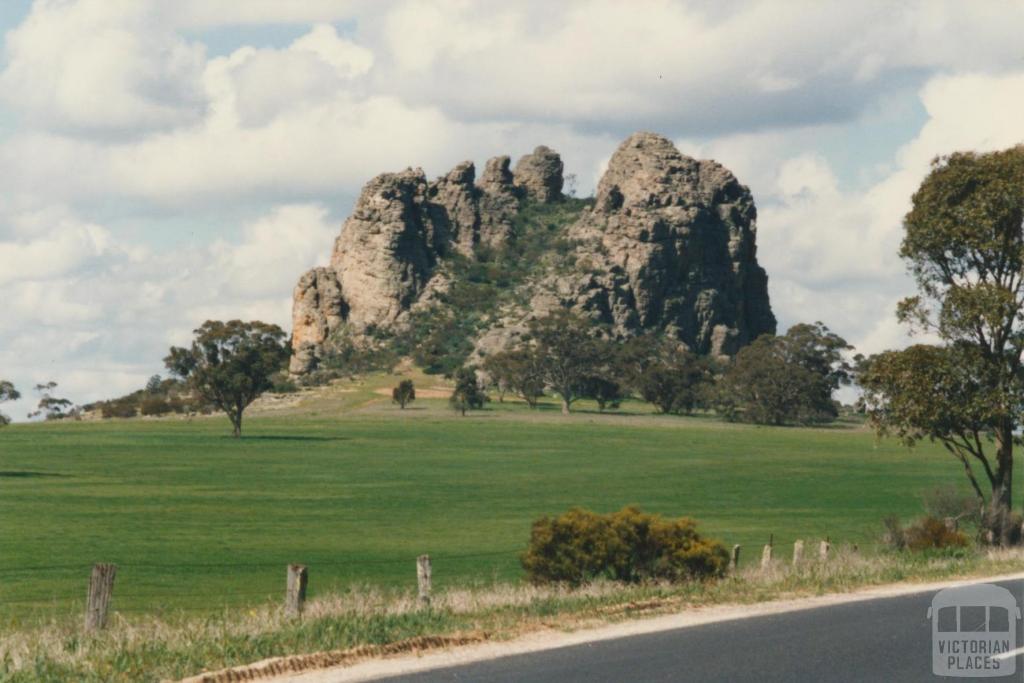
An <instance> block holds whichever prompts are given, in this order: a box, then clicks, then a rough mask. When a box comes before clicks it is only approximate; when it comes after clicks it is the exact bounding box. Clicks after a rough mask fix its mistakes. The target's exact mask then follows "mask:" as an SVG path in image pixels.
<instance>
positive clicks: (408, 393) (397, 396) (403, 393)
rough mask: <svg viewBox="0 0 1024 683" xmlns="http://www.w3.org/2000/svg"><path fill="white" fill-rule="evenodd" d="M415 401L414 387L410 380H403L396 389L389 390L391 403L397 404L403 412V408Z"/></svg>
mask: <svg viewBox="0 0 1024 683" xmlns="http://www.w3.org/2000/svg"><path fill="white" fill-rule="evenodd" d="M415 400H416V387H415V386H414V385H413V383H412V380H411V379H403V380H402V381H401V382H399V383H398V386H397V387H395V388H394V389H392V390H391V402H392V403H397V404H398V407H399V408H401V409H402V410H405V406H406V405H408V404H409V403H412V402H413V401H415Z"/></svg>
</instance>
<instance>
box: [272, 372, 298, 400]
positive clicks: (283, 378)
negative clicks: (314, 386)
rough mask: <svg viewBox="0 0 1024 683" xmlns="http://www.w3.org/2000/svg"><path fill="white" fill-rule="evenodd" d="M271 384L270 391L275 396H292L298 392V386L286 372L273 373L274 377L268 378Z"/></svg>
mask: <svg viewBox="0 0 1024 683" xmlns="http://www.w3.org/2000/svg"><path fill="white" fill-rule="evenodd" d="M270 381H271V382H272V383H273V385H274V386H273V387H272V388H271V389H270V390H271V391H272V392H273V393H275V394H294V393H295V392H296V391H298V390H299V385H298V384H297V383H296V382H295V380H294V379H292V376H291V375H290V374H288V373H287V372H286V371H284V370H282V371H281V372H277V373H274V376H273V377H271V378H270Z"/></svg>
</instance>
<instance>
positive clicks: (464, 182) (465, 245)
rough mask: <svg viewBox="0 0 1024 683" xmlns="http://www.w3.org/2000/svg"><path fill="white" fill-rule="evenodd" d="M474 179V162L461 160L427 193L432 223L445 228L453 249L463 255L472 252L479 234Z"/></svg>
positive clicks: (478, 214) (432, 185)
mask: <svg viewBox="0 0 1024 683" xmlns="http://www.w3.org/2000/svg"><path fill="white" fill-rule="evenodd" d="M475 179H476V167H475V166H474V165H473V162H472V161H463V162H462V163H461V164H459V165H458V166H456V167H455V168H453V169H452V170H451V171H449V172H448V174H447V175H443V176H441V177H440V178H438V179H437V180H435V181H434V182H433V183H431V184H430V188H429V190H428V193H427V198H428V200H429V202H430V204H429V206H430V210H431V212H432V215H431V220H432V221H433V222H434V223H435V224H438V225H444V226H445V228H446V231H447V235H448V240H449V241H450V243H451V245H452V247H453V248H455V249H456V250H457V251H459V252H461V253H462V254H463V255H465V256H470V255H471V254H472V253H473V247H475V246H476V243H477V239H478V237H479V233H480V212H479V208H478V206H477V203H478V199H477V190H476V186H475V185H474V181H475Z"/></svg>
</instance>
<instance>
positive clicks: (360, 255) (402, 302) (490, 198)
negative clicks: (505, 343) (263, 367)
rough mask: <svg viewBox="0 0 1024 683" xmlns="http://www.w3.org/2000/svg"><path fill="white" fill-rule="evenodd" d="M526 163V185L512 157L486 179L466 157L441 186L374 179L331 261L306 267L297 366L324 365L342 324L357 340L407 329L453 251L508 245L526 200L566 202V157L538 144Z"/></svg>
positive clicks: (296, 324) (439, 286) (418, 173)
mask: <svg viewBox="0 0 1024 683" xmlns="http://www.w3.org/2000/svg"><path fill="white" fill-rule="evenodd" d="M538 153H540V156H539V157H538ZM533 157H538V158H537V159H533ZM540 157H542V158H540ZM528 159H533V160H528ZM519 166H522V168H523V169H524V171H523V172H524V174H526V175H527V176H528V177H527V178H526V179H525V180H524V184H523V185H522V188H520V186H517V184H516V178H515V175H514V174H513V173H512V171H511V170H510V159H509V157H507V156H500V157H495V158H493V159H491V160H489V161H488V162H487V165H486V167H485V170H484V172H483V174H482V175H481V177H480V179H479V182H476V167H475V166H474V165H473V162H471V161H464V162H462V163H461V164H459V165H457V166H456V167H455V168H453V169H452V170H451V171H450V172H448V173H447V174H445V175H443V176H441V177H440V178H437V179H436V180H434V181H433V182H428V181H427V179H426V176H425V175H424V173H423V171H422V170H420V169H406V170H405V171H402V172H399V173H382V174H381V175H379V176H377V177H376V178H374V179H373V180H371V181H370V182H369V183H367V184H366V186H365V187H364V188H363V191H362V193H361V194H360V196H359V199H358V200H357V202H356V205H355V208H354V210H353V211H352V215H351V216H350V217H349V218H348V219H347V220H346V221H345V224H344V225H343V226H342V230H341V235H340V236H339V237H338V239H337V240H336V241H335V246H334V253H333V255H332V257H331V267H330V268H314V269H313V270H311V271H309V272H307V273H306V274H305V275H303V276H302V278H301V279H300V280H299V284H298V285H297V286H296V288H295V294H294V299H293V306H292V324H293V333H292V351H293V353H292V360H291V363H290V369H291V371H292V372H293V373H297V374H301V373H304V372H308V371H309V370H311V369H313V368H315V367H316V365H317V363H318V362H319V360H320V358H321V356H322V353H323V346H324V344H325V342H326V341H327V340H328V339H329V337H330V336H331V334H332V333H333V332H335V331H336V330H338V329H340V328H341V327H342V326H343V325H344V326H345V327H346V329H347V330H348V331H349V332H350V333H351V334H352V335H353V336H355V337H360V336H366V335H367V333H369V332H371V331H373V330H384V329H388V328H393V327H395V326H396V325H400V324H401V323H402V322H403V321H404V318H405V317H406V316H407V314H408V312H409V311H410V310H411V309H413V308H414V307H415V306H416V305H417V303H420V304H421V305H422V303H423V302H422V301H421V300H422V299H426V298H429V297H430V296H431V295H433V294H435V293H436V292H438V291H441V290H443V289H444V288H445V287H446V286H447V283H446V282H445V281H444V278H443V277H442V276H440V274H439V273H438V268H437V266H438V264H439V263H440V262H441V261H442V260H443V259H444V258H445V257H446V256H448V255H450V254H451V253H453V252H457V253H461V254H462V255H464V256H468V257H471V258H472V257H473V256H474V254H475V250H476V248H477V247H478V246H479V245H486V246H489V247H500V246H502V245H503V244H505V243H507V242H508V241H509V240H510V239H513V237H514V221H515V217H516V214H517V213H518V212H519V209H520V206H521V204H522V202H523V201H537V202H554V201H558V200H559V199H561V197H562V195H561V192H560V191H559V192H556V191H554V188H555V187H556V186H557V187H558V188H561V184H562V178H561V168H562V162H561V159H560V158H559V157H558V154H557V153H555V152H553V151H551V150H549V149H547V148H538V150H537V151H535V152H534V154H533V155H528V156H527V157H524V158H523V160H521V161H520V163H519ZM556 176H557V177H556ZM540 188H546V189H545V190H544V191H541V189H540Z"/></svg>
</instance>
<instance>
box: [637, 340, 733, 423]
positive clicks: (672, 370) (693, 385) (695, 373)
mask: <svg viewBox="0 0 1024 683" xmlns="http://www.w3.org/2000/svg"><path fill="white" fill-rule="evenodd" d="M621 359H622V360H621V361H620V367H621V369H622V371H623V372H624V373H625V374H626V376H627V377H628V378H629V379H628V382H629V384H630V386H631V387H632V389H633V391H635V392H636V393H637V394H638V395H639V396H640V397H641V398H642V399H643V400H645V401H647V402H648V403H652V404H654V406H655V407H657V409H658V411H659V412H662V413H672V414H684V415H688V414H690V413H692V412H693V411H694V410H696V409H697V408H702V407H704V406H705V405H706V403H707V399H708V393H709V390H710V388H711V386H712V381H713V379H714V370H715V364H714V361H711V360H709V359H707V358H701V357H699V356H697V355H695V354H693V353H691V352H690V351H688V350H686V348H685V347H683V346H682V345H681V344H678V343H676V342H673V341H671V340H668V339H665V338H664V337H654V336H651V335H647V336H644V337H637V338H636V339H633V340H630V341H629V342H627V343H626V345H625V346H624V348H623V352H622V354H621Z"/></svg>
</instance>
